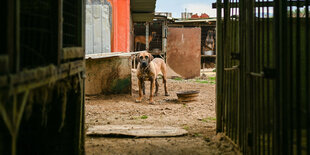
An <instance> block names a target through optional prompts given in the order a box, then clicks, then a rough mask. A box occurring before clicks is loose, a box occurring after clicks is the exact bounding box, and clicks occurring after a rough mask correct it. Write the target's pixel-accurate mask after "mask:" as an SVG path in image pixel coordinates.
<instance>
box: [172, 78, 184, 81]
mask: <svg viewBox="0 0 310 155" xmlns="http://www.w3.org/2000/svg"><path fill="white" fill-rule="evenodd" d="M173 80H176V81H182V80H183V79H182V78H180V77H175V78H173Z"/></svg>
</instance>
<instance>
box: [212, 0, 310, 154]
mask: <svg viewBox="0 0 310 155" xmlns="http://www.w3.org/2000/svg"><path fill="white" fill-rule="evenodd" d="M214 7H216V8H217V69H216V71H217V82H216V83H217V87H216V88H217V89H216V92H217V104H216V109H217V111H216V113H217V132H223V133H225V134H226V135H227V137H229V139H231V140H232V141H233V142H234V143H235V144H237V145H238V146H239V147H240V149H241V151H242V152H243V153H244V154H309V153H310V122H309V121H310V118H309V117H310V93H309V92H310V91H309V89H310V81H309V79H310V78H309V77H310V67H309V61H310V55H309V53H310V46H309V39H310V14H309V12H310V1H309V0H303V1H302V0H270V1H268V0H267V1H263V0H255V1H254V0H248V1H239V0H224V1H223V0H217V3H216V4H214Z"/></svg>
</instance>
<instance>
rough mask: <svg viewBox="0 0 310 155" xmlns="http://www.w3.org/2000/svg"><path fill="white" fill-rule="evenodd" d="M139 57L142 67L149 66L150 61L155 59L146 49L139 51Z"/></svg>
mask: <svg viewBox="0 0 310 155" xmlns="http://www.w3.org/2000/svg"><path fill="white" fill-rule="evenodd" d="M137 58H138V62H139V63H140V65H141V67H142V68H146V67H147V66H149V64H150V62H151V61H152V60H153V56H152V54H151V53H149V52H146V51H145V52H141V53H139V54H138V56H137Z"/></svg>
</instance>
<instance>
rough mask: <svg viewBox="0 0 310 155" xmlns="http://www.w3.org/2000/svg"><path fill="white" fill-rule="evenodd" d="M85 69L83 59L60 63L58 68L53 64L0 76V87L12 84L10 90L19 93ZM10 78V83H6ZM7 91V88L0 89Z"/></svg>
mask: <svg viewBox="0 0 310 155" xmlns="http://www.w3.org/2000/svg"><path fill="white" fill-rule="evenodd" d="M83 71H85V62H84V60H80V61H74V62H69V63H66V64H62V65H61V66H60V67H59V68H58V69H57V68H56V67H55V66H54V65H50V66H47V67H41V68H37V69H32V70H27V71H23V72H20V73H18V74H13V75H8V76H0V88H2V87H8V86H10V85H11V86H12V88H11V89H10V91H13V92H15V93H21V92H24V91H26V90H29V89H34V88H38V87H41V86H43V85H46V84H49V83H53V82H55V81H57V80H60V79H64V78H66V77H68V76H72V75H74V74H77V73H80V72H83ZM7 79H10V83H6V82H5V81H8V80H7ZM1 91H7V89H4V90H0V92H1Z"/></svg>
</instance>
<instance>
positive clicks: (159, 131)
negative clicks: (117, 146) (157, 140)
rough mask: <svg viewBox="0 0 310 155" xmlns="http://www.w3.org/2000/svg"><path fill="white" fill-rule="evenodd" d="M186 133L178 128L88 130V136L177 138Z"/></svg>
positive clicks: (104, 126) (134, 127) (94, 128)
mask: <svg viewBox="0 0 310 155" xmlns="http://www.w3.org/2000/svg"><path fill="white" fill-rule="evenodd" d="M187 133H188V132H187V131H186V130H184V129H181V128H178V127H170V126H163V127H159V126H142V125H101V126H93V127H90V128H88V130H87V132H86V135H88V136H108V137H111V136H117V137H120V136H124V137H144V138H145V137H177V136H184V135H186V134H187Z"/></svg>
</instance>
